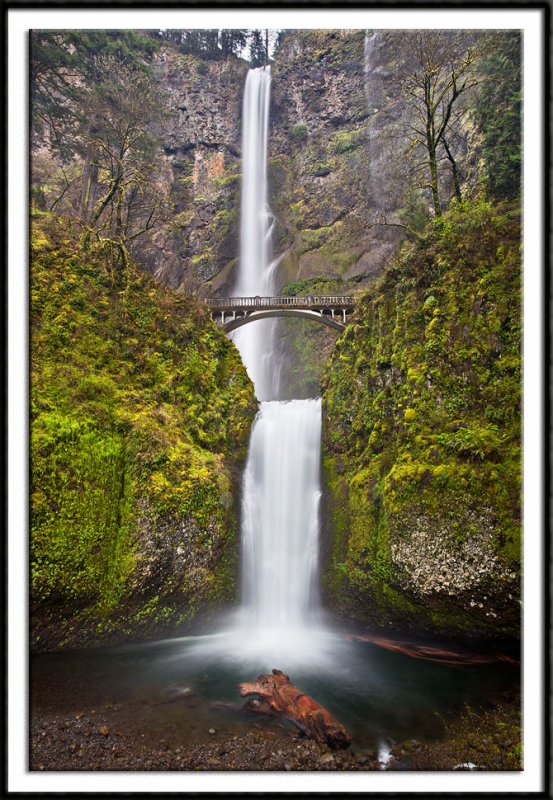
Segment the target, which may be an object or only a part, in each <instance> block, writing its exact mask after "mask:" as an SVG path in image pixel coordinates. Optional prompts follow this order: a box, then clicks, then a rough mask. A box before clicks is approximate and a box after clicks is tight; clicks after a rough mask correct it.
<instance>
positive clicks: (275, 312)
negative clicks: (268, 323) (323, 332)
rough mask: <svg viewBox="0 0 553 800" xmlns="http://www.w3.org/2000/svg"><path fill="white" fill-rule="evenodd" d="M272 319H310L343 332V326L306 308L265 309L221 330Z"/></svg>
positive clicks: (251, 313) (229, 323)
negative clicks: (258, 320)
mask: <svg viewBox="0 0 553 800" xmlns="http://www.w3.org/2000/svg"><path fill="white" fill-rule="evenodd" d="M274 317H301V318H302V319H310V320H314V321H315V322H320V323H322V324H323V325H328V327H329V328H335V329H336V330H339V331H343V330H344V327H345V326H344V324H343V323H341V322H338V320H336V319H333V318H332V316H330V315H329V314H321V313H320V312H318V311H310V310H309V309H307V308H274V309H273V308H267V309H263V310H260V311H251V312H249V313H247V314H244V315H243V316H240V317H236V318H235V319H231V320H230V321H229V322H225V323H224V324H223V328H224V330H225V331H226V332H227V333H230V332H231V331H235V330H236V329H237V328H241V327H242V326H243V325H247V324H248V323H249V322H255V321H256V320H257V319H272V318H274Z"/></svg>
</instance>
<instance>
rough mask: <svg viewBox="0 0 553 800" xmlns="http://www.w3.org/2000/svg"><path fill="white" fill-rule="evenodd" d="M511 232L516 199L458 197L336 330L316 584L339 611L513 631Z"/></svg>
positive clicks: (515, 278) (516, 443) (514, 240)
mask: <svg viewBox="0 0 553 800" xmlns="http://www.w3.org/2000/svg"><path fill="white" fill-rule="evenodd" d="M519 241H520V240H519V223H518V215H517V211H516V210H515V209H512V208H510V207H509V206H502V207H493V206H492V205H491V204H490V203H488V202H487V201H484V200H481V201H478V202H475V203H462V204H456V205H455V207H453V208H452V209H451V210H450V211H449V212H447V213H446V214H445V215H444V216H443V218H442V219H441V220H436V221H434V222H433V223H431V224H430V225H429V226H428V227H427V229H426V230H425V231H424V233H423V235H422V239H421V240H420V241H418V242H417V243H416V244H413V245H410V246H405V247H404V249H403V251H402V253H401V254H400V256H399V257H398V258H397V260H396V261H395V262H394V263H393V264H391V265H390V266H389V268H388V269H387V270H386V271H385V273H384V275H383V276H382V278H381V280H380V281H379V282H378V283H377V284H376V285H374V286H373V287H372V288H370V289H368V290H366V291H365V292H364V294H362V295H361V298H360V302H359V311H358V313H357V319H356V321H355V322H354V323H353V324H351V325H348V327H347V328H346V331H345V332H344V334H343V335H342V336H341V338H340V339H339V341H338V345H337V348H336V351H335V352H334V354H333V357H332V359H331V361H330V363H329V365H328V368H327V369H326V372H325V375H324V377H323V402H324V413H325V446H326V457H325V463H326V467H327V469H326V471H327V475H328V479H329V487H330V492H331V497H332V498H334V499H335V504H336V512H335V513H336V515H337V517H338V518H337V520H336V527H337V537H338V539H339V540H340V542H341V544H340V547H339V548H338V549H339V550H340V552H335V553H334V554H333V556H332V558H331V559H330V563H329V566H328V571H327V575H326V585H327V587H329V593H330V596H331V597H332V599H333V602H335V603H336V604H337V605H338V606H339V607H340V608H341V609H342V610H344V611H345V612H346V613H348V614H349V615H350V616H353V617H356V618H358V619H371V621H372V622H373V623H374V622H380V623H381V624H387V623H388V622H390V621H395V622H398V621H399V622H401V623H402V624H404V625H405V624H408V623H409V620H411V621H412V622H416V623H417V624H419V625H423V626H424V625H428V626H429V627H432V628H433V629H434V630H436V629H441V630H443V631H448V632H453V631H461V632H463V633H465V634H467V635H468V634H469V633H474V634H475V635H477V634H478V633H480V634H481V635H486V634H489V635H494V634H495V635H501V634H515V633H516V632H517V631H518V624H519V608H518V602H517V596H518V577H517V576H518V573H519V568H520V479H521V465H520V352H519V348H520V341H521V329H520V254H519ZM331 502H332V501H331ZM345 517H346V518H347V519H345ZM345 537H346V538H347V544H346V543H345ZM476 566H478V569H477V568H476ZM507 597H509V598H510V600H506V598H507Z"/></svg>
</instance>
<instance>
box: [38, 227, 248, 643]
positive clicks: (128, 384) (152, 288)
mask: <svg viewBox="0 0 553 800" xmlns="http://www.w3.org/2000/svg"><path fill="white" fill-rule="evenodd" d="M65 225H66V223H65V222H64V221H63V220H60V221H56V220H54V219H52V218H51V217H50V216H48V215H42V216H35V217H34V218H33V223H32V244H33V249H32V261H31V403H32V422H31V466H32V484H31V559H32V582H31V592H32V639H33V644H34V646H35V647H38V648H41V647H51V646H56V647H57V646H63V645H64V644H66V645H69V644H74V643H76V642H80V643H88V642H90V641H98V640H102V639H104V638H105V637H111V638H124V637H125V636H133V637H134V636H142V635H150V634H152V633H155V632H156V631H157V630H159V629H160V627H164V629H169V630H170V629H175V628H176V627H178V626H179V624H181V623H184V622H190V621H191V620H192V619H193V618H194V617H195V615H196V614H197V612H198V611H200V610H202V609H205V608H207V607H210V606H212V605H214V604H216V603H217V602H220V601H221V600H223V599H224V598H228V597H229V595H231V594H232V592H233V588H234V580H235V576H236V563H235V555H234V554H235V550H236V542H235V534H236V519H235V510H234V485H235V483H236V474H235V470H236V468H237V466H238V465H239V464H240V463H241V461H242V460H243V458H244V457H245V454H246V448H247V441H248V436H249V429H250V425H251V421H252V418H253V415H254V413H255V408H256V404H255V399H254V395H253V388H252V385H251V383H250V381H249V379H248V378H247V375H246V372H245V370H244V368H243V366H242V364H241V361H240V358H239V355H238V352H237V351H236V350H235V348H234V346H233V345H232V344H231V343H230V342H229V341H228V340H227V338H226V337H225V336H224V334H222V333H221V332H220V331H219V330H218V329H217V328H216V327H215V326H214V325H213V323H212V322H211V320H210V319H209V315H208V314H207V313H206V311H205V309H203V308H202V307H200V306H198V305H197V304H196V303H195V302H194V301H193V300H191V299H189V298H184V297H176V296H175V295H173V294H171V293H169V292H167V291H164V290H161V289H159V288H158V287H157V286H156V285H155V284H154V283H153V281H152V280H151V279H150V278H149V277H147V276H145V275H144V274H142V273H138V272H135V271H134V270H133V269H132V268H130V270H129V271H128V273H127V274H126V275H125V276H120V275H119V274H118V273H117V271H116V270H115V269H112V268H111V266H110V263H111V261H110V255H109V253H107V252H101V251H99V250H97V249H91V250H90V251H89V252H84V251H83V250H82V249H81V248H80V246H79V245H78V243H77V242H76V241H75V240H74V239H72V238H71V236H70V235H69V234H68V233H66V232H65V227H64V226H65Z"/></svg>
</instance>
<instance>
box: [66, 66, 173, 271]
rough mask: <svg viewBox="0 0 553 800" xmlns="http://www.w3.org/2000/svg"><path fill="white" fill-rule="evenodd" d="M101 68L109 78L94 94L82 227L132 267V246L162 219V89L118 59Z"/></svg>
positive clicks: (91, 95) (87, 233)
mask: <svg viewBox="0 0 553 800" xmlns="http://www.w3.org/2000/svg"><path fill="white" fill-rule="evenodd" d="M100 66H101V71H102V73H103V74H104V75H105V76H106V79H105V80H104V81H102V82H99V83H98V85H97V86H95V87H93V88H91V92H90V114H91V118H92V120H93V124H91V125H90V127H89V129H88V132H87V134H86V139H87V142H86V154H87V156H86V159H85V163H84V166H83V183H82V194H81V223H82V225H83V227H84V229H85V242H87V241H89V240H90V238H91V236H92V235H94V236H95V237H96V238H97V239H102V240H110V241H111V242H112V243H113V244H114V245H116V246H117V248H118V249H119V252H120V254H121V256H122V259H123V262H124V263H126V259H127V256H126V248H127V246H128V244H129V243H130V242H131V241H133V240H135V239H136V238H137V237H139V236H141V235H142V234H144V233H146V232H147V231H149V230H151V229H152V228H153V227H154V226H155V225H156V223H157V222H158V221H159V217H160V211H161V206H162V200H161V193H160V192H159V191H158V190H157V186H156V156H157V143H156V139H155V136H154V135H153V126H154V124H155V122H156V121H157V120H159V118H160V115H161V114H162V111H161V108H160V102H159V89H158V88H157V87H156V86H155V85H154V84H153V82H152V80H151V79H150V78H149V76H148V75H147V74H145V73H144V72H141V71H139V70H136V69H133V68H132V67H128V66H127V65H125V64H121V63H120V62H118V61H117V60H116V59H114V58H112V57H105V58H104V59H103V62H102V64H101V65H100Z"/></svg>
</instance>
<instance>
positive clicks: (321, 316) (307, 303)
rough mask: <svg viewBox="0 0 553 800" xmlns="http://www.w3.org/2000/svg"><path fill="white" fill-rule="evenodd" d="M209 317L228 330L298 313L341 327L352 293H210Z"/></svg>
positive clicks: (351, 305) (350, 309)
mask: <svg viewBox="0 0 553 800" xmlns="http://www.w3.org/2000/svg"><path fill="white" fill-rule="evenodd" d="M205 303H206V305H207V306H209V308H210V310H211V318H212V319H213V320H214V321H215V322H217V323H218V324H219V325H221V326H222V327H223V328H224V330H225V331H226V332H227V333H230V332H231V331H234V330H236V329H237V328H241V327H242V325H247V324H248V323H250V322H255V320H257V319H270V318H272V317H301V318H303V319H311V320H314V321H316V322H321V323H322V324H323V325H328V326H329V327H330V328H336V329H337V330H340V331H342V330H344V328H345V325H346V322H347V320H348V317H349V316H351V314H352V313H353V311H354V310H355V302H354V299H353V297H343V296H334V297H315V296H313V295H309V296H307V297H260V296H259V295H257V296H256V297H210V298H208V299H207V300H206V301H205Z"/></svg>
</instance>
